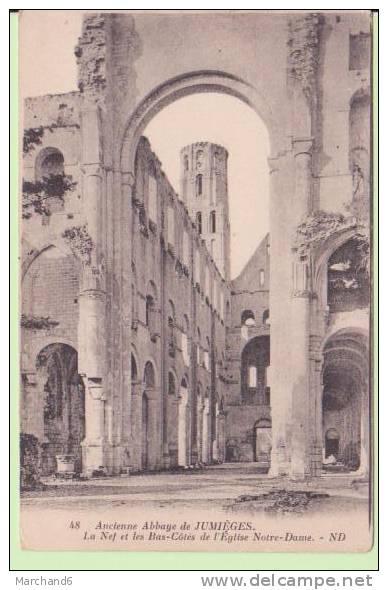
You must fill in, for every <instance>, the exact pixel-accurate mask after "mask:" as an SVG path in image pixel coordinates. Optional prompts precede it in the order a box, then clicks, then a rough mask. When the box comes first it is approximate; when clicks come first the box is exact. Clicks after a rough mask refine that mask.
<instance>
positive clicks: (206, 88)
mask: <svg viewBox="0 0 388 590" xmlns="http://www.w3.org/2000/svg"><path fill="white" fill-rule="evenodd" d="M202 92H215V93H220V94H228V95H230V96H234V97H235V98H238V99H239V100H241V101H242V102H244V103H245V104H247V105H248V106H250V107H251V108H252V109H253V110H254V111H255V112H256V113H257V115H258V116H259V117H260V118H261V119H262V120H263V122H264V124H265V125H266V128H267V131H268V135H269V143H270V149H271V153H277V151H279V137H280V131H279V128H278V123H277V121H276V119H275V117H274V114H273V112H272V109H271V106H270V105H269V103H268V102H267V100H266V99H265V98H264V97H263V96H262V94H261V93H259V92H258V91H257V89H256V88H254V87H253V86H252V85H250V84H247V83H246V82H244V80H242V79H241V78H238V77H237V76H233V75H231V74H228V73H226V72H219V71H199V72H189V73H187V74H184V75H182V76H178V77H176V78H172V79H170V80H167V81H166V82H164V83H163V84H161V85H159V86H157V87H156V88H155V89H154V90H153V91H152V92H150V93H149V94H148V95H147V96H146V97H145V98H144V99H143V100H142V102H141V103H140V104H139V105H138V107H137V109H136V110H135V111H134V113H133V114H132V116H131V117H130V118H129V120H128V121H127V124H126V127H125V129H124V132H123V138H122V142H121V146H120V144H119V148H118V149H120V153H119V154H118V158H119V161H120V168H121V171H122V172H126V173H132V174H133V173H134V170H135V156H136V149H137V144H138V141H139V139H140V137H141V134H142V132H143V130H144V129H145V127H146V126H147V124H148V123H149V122H150V121H151V119H152V118H153V117H154V116H155V115H156V114H157V113H158V112H159V111H161V110H162V109H163V108H164V107H166V106H168V105H169V104H171V103H172V102H174V101H175V100H177V99H179V98H183V97H185V96H189V95H191V94H198V93H202Z"/></svg>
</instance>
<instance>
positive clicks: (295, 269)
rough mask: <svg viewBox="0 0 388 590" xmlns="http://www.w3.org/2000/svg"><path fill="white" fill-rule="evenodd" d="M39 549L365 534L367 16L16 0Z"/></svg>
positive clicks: (353, 543)
mask: <svg viewBox="0 0 388 590" xmlns="http://www.w3.org/2000/svg"><path fill="white" fill-rule="evenodd" d="M19 30H20V64H21V74H20V127H21V129H22V132H21V133H22V134H21V137H22V141H21V147H22V149H21V152H22V153H21V154H20V162H21V164H20V170H21V181H20V236H21V239H20V252H21V256H20V293H21V297H20V325H21V328H20V330H21V336H20V370H21V377H20V527H21V528H20V539H21V545H22V548H23V549H26V550H82V551H93V550H99V551H112V550H122V551H233V552H236V551H237V552H243V551H244V552H279V551H282V552H331V553H335V552H347V553H349V552H367V551H369V550H370V549H371V547H372V546H373V535H374V530H373V514H374V509H375V507H374V504H373V495H374V485H373V462H374V455H375V449H374V446H373V443H372V441H373V439H374V433H375V428H374V427H375V424H374V420H373V416H374V411H375V407H374V398H373V395H374V393H373V392H374V384H373V379H372V377H373V364H372V361H371V359H372V351H373V333H372V331H371V325H372V323H371V319H372V303H373V298H372V293H371V284H372V280H371V277H372V271H371V268H372V266H373V265H372V264H371V247H370V244H371V239H372V237H373V232H372V229H373V227H372V225H373V224H372V221H371V220H372V216H371V212H372V187H373V183H372V180H373V179H372V166H371V162H372V155H373V154H372V127H371V105H372V100H371V96H372V90H373V85H372V76H371V72H372V67H371V64H372V40H373V27H372V15H371V12H370V11H348V10H347V11H338V12H337V11H327V12H325V11H319V12H309V11H288V12H287V11H260V10H257V11H238V10H234V11H217V10H214V11H203V10H201V11H168V10H161V11H140V10H139V11H133V12H126V11H119V12H117V13H110V12H101V13H96V12H82V11H70V10H69V11H66V10H64V11H62V10H60V11H57V10H52V11H51V10H46V11H37V10H34V11H33V10H31V11H28V10H27V11H21V12H20V13H19Z"/></svg>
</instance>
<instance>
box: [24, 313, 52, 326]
mask: <svg viewBox="0 0 388 590" xmlns="http://www.w3.org/2000/svg"><path fill="white" fill-rule="evenodd" d="M58 325H59V322H56V321H55V320H52V319H50V318H49V317H43V316H32V315H26V314H24V313H23V314H22V317H21V326H22V328H26V329H27V330H49V329H50V328H55V326H58Z"/></svg>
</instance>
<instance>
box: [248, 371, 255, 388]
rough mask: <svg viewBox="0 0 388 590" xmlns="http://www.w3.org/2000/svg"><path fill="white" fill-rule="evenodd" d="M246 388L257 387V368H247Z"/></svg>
mask: <svg viewBox="0 0 388 590" xmlns="http://www.w3.org/2000/svg"><path fill="white" fill-rule="evenodd" d="M248 386H249V387H257V368H256V367H249V369H248Z"/></svg>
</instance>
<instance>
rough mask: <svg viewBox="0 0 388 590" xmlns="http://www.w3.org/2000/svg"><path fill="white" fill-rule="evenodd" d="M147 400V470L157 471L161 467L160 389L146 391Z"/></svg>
mask: <svg viewBox="0 0 388 590" xmlns="http://www.w3.org/2000/svg"><path fill="white" fill-rule="evenodd" d="M146 395H147V398H148V424H147V439H148V452H147V456H148V468H149V469H158V468H160V467H161V449H160V440H161V437H160V434H161V432H160V429H161V420H160V398H159V395H160V389H159V388H153V389H152V390H146Z"/></svg>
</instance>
